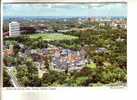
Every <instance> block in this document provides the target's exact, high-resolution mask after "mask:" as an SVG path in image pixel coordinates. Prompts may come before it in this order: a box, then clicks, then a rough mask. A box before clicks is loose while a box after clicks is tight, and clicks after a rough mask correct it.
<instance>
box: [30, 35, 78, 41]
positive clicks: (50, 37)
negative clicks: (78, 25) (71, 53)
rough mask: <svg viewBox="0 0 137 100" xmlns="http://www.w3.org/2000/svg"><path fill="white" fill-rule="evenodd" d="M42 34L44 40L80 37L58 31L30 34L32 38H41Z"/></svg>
mask: <svg viewBox="0 0 137 100" xmlns="http://www.w3.org/2000/svg"><path fill="white" fill-rule="evenodd" d="M40 36H41V37H42V39H43V40H47V41H54V40H72V39H78V37H76V36H71V35H64V34H58V33H50V34H49V33H45V34H33V35H30V38H33V39H35V38H39V37H40Z"/></svg>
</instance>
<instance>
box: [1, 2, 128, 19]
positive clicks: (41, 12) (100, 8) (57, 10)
mask: <svg viewBox="0 0 137 100" xmlns="http://www.w3.org/2000/svg"><path fill="white" fill-rule="evenodd" d="M3 15H4V16H72V17H73V16H127V4H125V3H106V4H105V3H98V4H97V3H94V4H93V3H92V4H4V5H3Z"/></svg>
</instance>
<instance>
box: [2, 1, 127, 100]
mask: <svg viewBox="0 0 137 100" xmlns="http://www.w3.org/2000/svg"><path fill="white" fill-rule="evenodd" d="M1 17H2V24H1V25H2V27H1V31H2V32H1V33H2V35H1V36H2V37H1V38H2V41H1V47H2V48H1V50H2V53H1V61H2V62H1V63H2V64H1V65H2V67H1V73H2V88H4V89H7V90H8V89H13V90H14V89H15V90H16V91H19V90H18V89H26V90H27V89H31V90H32V91H33V89H35V90H37V89H38V90H46V89H50V90H52V89H53V90H56V89H58V88H92V87H93V88H94V87H107V88H115V87H118V88H125V87H127V2H43V1H42V2H35V1H34V2H10V1H9V2H5V3H3V4H2V16H1ZM35 99H36V98H35ZM4 100H5V99H4ZM22 100H23V99H22ZM37 100H39V99H37ZM49 100H50V99H49Z"/></svg>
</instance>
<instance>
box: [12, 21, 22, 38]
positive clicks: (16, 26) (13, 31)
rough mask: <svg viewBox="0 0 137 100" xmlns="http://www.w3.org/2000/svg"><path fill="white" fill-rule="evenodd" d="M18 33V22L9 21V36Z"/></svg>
mask: <svg viewBox="0 0 137 100" xmlns="http://www.w3.org/2000/svg"><path fill="white" fill-rule="evenodd" d="M19 35H20V24H19V23H18V22H11V23H9V36H19Z"/></svg>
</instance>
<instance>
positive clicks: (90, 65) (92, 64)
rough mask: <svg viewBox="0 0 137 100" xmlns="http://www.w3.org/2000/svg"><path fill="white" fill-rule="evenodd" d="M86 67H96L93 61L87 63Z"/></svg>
mask: <svg viewBox="0 0 137 100" xmlns="http://www.w3.org/2000/svg"><path fill="white" fill-rule="evenodd" d="M87 67H89V68H96V64H95V63H91V64H87Z"/></svg>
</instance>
